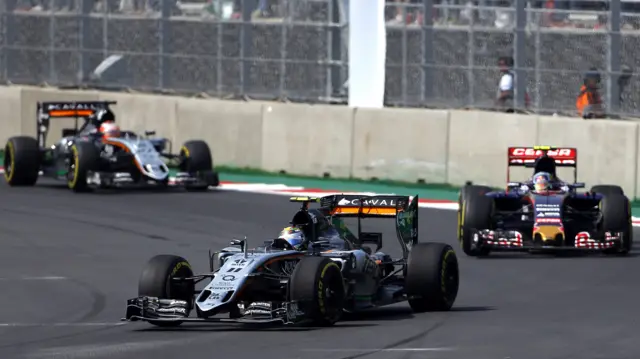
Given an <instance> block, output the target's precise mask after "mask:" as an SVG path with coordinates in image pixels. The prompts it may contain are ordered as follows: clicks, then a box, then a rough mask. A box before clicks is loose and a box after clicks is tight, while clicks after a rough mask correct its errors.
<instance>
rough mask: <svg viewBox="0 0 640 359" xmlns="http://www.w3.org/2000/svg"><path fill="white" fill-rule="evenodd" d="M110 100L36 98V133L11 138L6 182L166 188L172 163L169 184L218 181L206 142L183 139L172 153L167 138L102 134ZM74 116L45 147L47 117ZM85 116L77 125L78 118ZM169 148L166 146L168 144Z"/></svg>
mask: <svg viewBox="0 0 640 359" xmlns="http://www.w3.org/2000/svg"><path fill="white" fill-rule="evenodd" d="M114 104H116V103H115V102H113V101H99V102H98V101H95V102H41V103H38V111H37V114H38V118H37V137H36V138H33V137H29V136H16V137H11V138H10V139H9V140H8V142H7V144H6V146H5V151H4V167H5V172H4V177H5V180H6V182H7V183H8V184H9V185H10V186H33V185H35V183H36V182H37V180H38V177H39V175H40V174H42V175H43V176H46V177H51V178H55V179H58V180H63V181H66V182H67V185H68V187H69V188H70V189H72V190H73V191H75V192H83V191H87V190H91V189H94V188H107V187H127V186H147V185H155V186H159V187H168V186H169V184H170V174H171V172H170V168H172V167H173V168H175V170H176V171H177V174H176V175H175V180H174V182H173V183H172V184H175V185H181V186H184V187H185V188H186V189H187V190H193V191H200V190H206V189H208V188H209V186H218V184H219V180H218V174H217V173H216V172H215V171H214V170H213V161H212V158H211V151H210V149H209V146H208V145H207V143H205V142H204V141H200V140H196V141H188V142H186V143H184V145H183V146H182V148H181V150H180V153H179V154H171V142H170V141H169V140H168V139H165V138H149V136H152V135H154V134H155V132H153V131H150V132H146V133H145V135H144V136H139V135H137V134H135V133H133V132H130V131H122V133H121V136H120V137H117V138H114V137H110V138H108V139H105V138H103V137H101V136H100V133H99V131H97V129H98V127H99V126H100V124H101V123H102V122H103V121H107V120H108V121H115V116H114V115H113V114H112V113H111V111H110V109H109V106H110V105H114ZM60 118H75V128H69V129H63V130H62V139H61V140H60V141H58V142H57V143H56V144H54V145H52V146H50V147H46V146H45V143H46V138H47V134H48V131H49V124H50V121H55V120H56V119H60ZM79 119H81V120H83V121H84V123H83V124H82V126H81V127H80V128H78V122H79V121H78V120H79ZM167 147H168V148H167Z"/></svg>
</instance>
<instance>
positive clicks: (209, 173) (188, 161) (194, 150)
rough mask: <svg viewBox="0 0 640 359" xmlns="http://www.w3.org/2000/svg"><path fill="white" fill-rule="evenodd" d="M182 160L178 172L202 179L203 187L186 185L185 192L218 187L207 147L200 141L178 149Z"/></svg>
mask: <svg viewBox="0 0 640 359" xmlns="http://www.w3.org/2000/svg"><path fill="white" fill-rule="evenodd" d="M180 157H182V158H183V161H182V164H181V165H180V170H181V171H183V172H187V173H190V174H192V175H193V174H195V175H198V176H199V177H202V179H203V180H204V182H205V183H206V184H205V185H187V186H185V188H186V190H187V191H206V190H207V189H209V186H218V185H219V184H220V181H219V179H218V174H217V173H215V172H214V171H213V159H212V156H211V149H210V148H209V145H208V144H207V143H206V142H204V141H201V140H194V141H187V142H185V143H184V145H182V148H181V149H180Z"/></svg>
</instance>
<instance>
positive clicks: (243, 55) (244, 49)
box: [240, 0, 258, 96]
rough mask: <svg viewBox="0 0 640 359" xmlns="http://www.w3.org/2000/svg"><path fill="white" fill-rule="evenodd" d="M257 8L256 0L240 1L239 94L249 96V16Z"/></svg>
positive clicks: (250, 34) (251, 54) (251, 29)
mask: <svg viewBox="0 0 640 359" xmlns="http://www.w3.org/2000/svg"><path fill="white" fill-rule="evenodd" d="M257 8H258V1H257V0H242V25H241V31H240V93H241V94H242V95H244V96H248V95H249V94H248V93H249V91H248V89H249V85H248V84H247V82H248V80H249V74H250V73H251V63H250V60H248V59H251V58H252V57H253V24H252V23H251V14H252V13H253V11H254V10H255V9H257Z"/></svg>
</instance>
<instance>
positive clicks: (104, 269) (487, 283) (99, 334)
mask: <svg viewBox="0 0 640 359" xmlns="http://www.w3.org/2000/svg"><path fill="white" fill-rule="evenodd" d="M43 182H44V181H43ZM297 206H298V205H297V204H295V203H289V202H288V201H287V198H286V197H279V196H270V195H254V194H246V193H234V192H214V191H212V192H210V193H204V194H190V193H184V192H178V193H166V194H162V193H151V192H148V191H147V192H129V193H117V192H116V193H103V194H100V193H96V194H88V195H75V194H72V193H70V192H69V191H68V190H66V189H65V188H64V187H57V188H56V187H52V186H46V187H44V186H42V184H40V185H38V187H36V188H8V187H7V186H6V185H5V184H4V183H2V184H0V211H1V214H0V244H1V247H0V248H1V249H0V285H1V286H2V289H1V292H0V293H1V294H0V358H3V359H13V358H111V359H119V358H136V359H143V358H154V359H160V358H170V359H175V358H207V359H211V358H230V359H240V358H258V357H259V358H278V359H292V358H304V359H315V358H323V359H329V358H341V359H347V358H366V359H377V358H398V359H409V358H442V359H463V358H464V359H504V358H510V359H556V358H557V359H561V358H562V359H569V358H572V359H573V358H575V359H595V358H602V359H622V358H628V359H637V358H640V347H639V345H638V339H640V330H639V329H638V328H639V327H638V325H633V323H634V322H635V323H637V324H638V323H640V319H639V318H640V317H638V315H637V310H638V303H640V290H639V289H638V288H639V286H638V276H639V274H640V258H637V257H636V256H635V255H632V256H630V257H627V258H607V257H586V258H584V257H583V258H549V257H544V256H529V255H525V256H517V255H499V256H498V255H496V256H494V257H491V258H488V259H473V258H467V257H465V256H464V254H462V252H461V250H460V249H459V247H458V246H457V244H456V242H455V240H454V231H455V225H456V218H455V215H454V212H452V211H438V210H423V209H421V211H420V235H421V240H422V241H446V242H448V243H450V244H452V245H454V248H455V249H456V250H457V252H458V256H459V259H460V267H461V287H460V292H459V295H458V300H457V303H456V304H455V309H454V310H453V311H451V312H447V313H427V314H420V315H413V314H412V313H411V311H410V310H409V307H408V305H407V304H406V303H402V304H399V305H395V306H393V307H388V308H384V309H379V310H375V311H372V312H369V313H367V314H366V315H359V316H354V317H348V318H347V320H345V321H344V322H341V323H339V324H338V325H336V326H335V327H332V328H325V329H296V328H294V329H282V328H280V329H278V328H275V329H264V330H263V329H255V328H246V327H242V326H238V325H234V326H229V325H224V326H222V325H213V326H212V325H194V324H191V325H183V326H182V327H179V328H178V329H170V330H168V329H159V328H155V327H153V326H150V325H148V324H145V323H128V324H123V323H121V322H120V318H121V317H122V316H123V315H124V310H125V301H126V299H127V298H130V297H135V296H136V294H137V293H136V291H137V281H138V276H139V274H140V270H141V268H142V266H143V265H144V264H145V262H146V261H147V260H148V259H149V258H150V257H152V256H153V255H156V254H161V253H169V254H178V255H182V256H184V257H185V258H187V259H188V260H189V261H190V262H191V263H192V265H193V266H194V269H195V270H196V271H206V270H207V268H208V264H207V250H208V249H209V248H213V249H216V248H220V247H221V246H224V245H226V244H227V243H228V242H229V240H230V239H231V238H233V237H242V236H244V235H247V236H248V238H249V240H250V241H251V242H250V243H254V244H258V243H260V242H262V241H263V240H264V239H268V238H271V237H273V236H274V235H276V234H277V233H278V231H279V230H280V229H282V228H283V227H285V226H287V224H288V221H289V220H290V219H291V216H292V215H293V214H294V213H295V211H296V210H297ZM365 226H366V227H365V228H366V229H375V228H380V229H384V232H385V233H386V234H388V236H387V237H386V242H385V243H386V244H387V250H388V251H391V252H395V250H396V249H397V247H398V246H397V243H396V241H395V237H394V228H393V221H389V220H387V221H385V220H378V221H374V220H370V221H369V222H368V224H366V225H365ZM637 235H638V233H636V236H637ZM636 238H638V237H636Z"/></svg>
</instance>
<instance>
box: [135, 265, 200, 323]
mask: <svg viewBox="0 0 640 359" xmlns="http://www.w3.org/2000/svg"><path fill="white" fill-rule="evenodd" d="M189 277H193V270H192V269H191V264H189V262H188V261H187V260H186V259H184V258H182V257H180V256H175V255H167V254H161V255H157V256H155V257H153V258H151V259H150V260H149V262H147V265H146V266H145V267H144V269H143V271H142V274H141V275H140V280H139V282H138V296H146V297H156V298H159V299H175V300H184V301H186V302H187V303H189V306H190V307H191V306H192V305H193V295H194V293H195V286H194V283H193V281H186V280H185V281H180V280H175V278H189ZM187 315H188V313H187ZM149 323H151V324H153V325H156V326H164V327H168V326H178V325H180V324H182V322H181V321H170V322H169V321H165V322H161V321H149Z"/></svg>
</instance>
